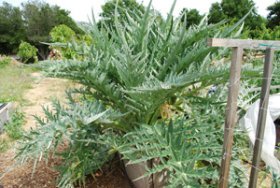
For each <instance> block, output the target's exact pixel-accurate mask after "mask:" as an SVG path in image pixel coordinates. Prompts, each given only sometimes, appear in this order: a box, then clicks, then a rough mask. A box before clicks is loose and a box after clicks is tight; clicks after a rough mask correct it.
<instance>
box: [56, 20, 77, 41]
mask: <svg viewBox="0 0 280 188" xmlns="http://www.w3.org/2000/svg"><path fill="white" fill-rule="evenodd" d="M75 35H76V34H75V32H74V31H73V30H72V29H71V28H70V27H68V26H67V25H64V24H62V25H58V26H55V27H54V28H53V29H52V30H51V32H50V36H51V40H52V42H69V41H70V40H72V39H74V37H75Z"/></svg>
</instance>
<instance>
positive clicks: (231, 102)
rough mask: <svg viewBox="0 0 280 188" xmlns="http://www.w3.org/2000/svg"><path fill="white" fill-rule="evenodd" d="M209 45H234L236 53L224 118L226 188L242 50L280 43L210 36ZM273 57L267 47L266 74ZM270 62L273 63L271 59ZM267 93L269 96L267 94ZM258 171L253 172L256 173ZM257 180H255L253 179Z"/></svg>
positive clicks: (223, 181)
mask: <svg viewBox="0 0 280 188" xmlns="http://www.w3.org/2000/svg"><path fill="white" fill-rule="evenodd" d="M207 43H208V46H212V47H227V48H228V47H231V48H233V56H232V62H231V69H230V85H229V94H228V101H227V108H226V120H225V130H224V145H223V156H222V164H221V174H220V182H219V187H220V188H227V187H228V177H229V169H230V160H231V151H232V144H233V129H234V125H235V122H236V113H237V97H238V92H239V84H240V71H241V60H242V53H243V49H256V50H260V49H267V47H269V46H280V41H272V40H251V39H222V38H211V39H208V41H207ZM272 57H273V50H272V49H271V48H269V49H267V52H266V60H265V62H266V63H265V70H264V72H266V73H265V75H264V78H265V77H266V78H268V77H269V78H271V69H272V63H271V61H272ZM269 62H270V63H269ZM270 81H271V80H270V79H265V80H264V82H265V83H263V88H262V90H263V92H262V95H263V98H262V99H261V101H266V100H268V97H269V86H270ZM266 97H267V98H266ZM265 105H266V103H263V102H261V108H260V109H262V111H264V112H262V113H260V114H262V115H259V117H261V116H263V117H262V118H259V120H258V122H260V123H259V124H261V122H265V120H264V119H263V118H265V117H266V116H264V115H265V114H263V113H266V110H264V109H266V108H264V107H265ZM260 111H261V110H260ZM258 127H262V128H258V130H257V132H258V133H257V135H258V136H257V137H258V138H261V139H256V143H255V148H254V150H255V152H256V154H257V155H256V156H255V155H254V158H256V159H253V160H254V161H255V163H256V164H254V166H255V167H257V166H258V163H259V160H260V153H261V149H259V147H261V146H262V142H261V140H262V138H263V136H261V135H263V134H262V133H261V131H262V130H261V129H264V127H263V126H258ZM256 170H257V169H254V168H252V172H251V178H252V180H250V182H252V187H254V186H255V185H253V184H256V182H255V181H256V178H257V171H256ZM252 173H253V174H255V175H253V174H252ZM253 182H255V183H253Z"/></svg>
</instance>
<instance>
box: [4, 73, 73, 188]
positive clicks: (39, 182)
mask: <svg viewBox="0 0 280 188" xmlns="http://www.w3.org/2000/svg"><path fill="white" fill-rule="evenodd" d="M32 77H33V78H34V85H33V87H32V88H31V89H30V90H28V91H27V92H26V93H25V94H24V97H23V98H24V100H25V104H24V105H23V106H22V108H21V109H22V112H23V113H24V114H25V119H26V123H25V125H24V126H23V128H24V130H26V131H28V130H29V129H30V128H35V127H36V122H35V120H34V117H33V115H38V116H43V115H44V114H43V110H42V106H50V105H51V100H52V99H54V98H57V99H59V100H62V101H63V100H65V90H66V89H68V88H69V86H70V85H71V83H70V82H69V81H67V80H63V79H57V78H46V77H44V76H42V74H40V73H37V72H36V73H32ZM14 155H15V147H12V148H11V149H9V150H8V151H7V152H5V153H1V154H0V173H3V172H4V171H7V169H11V171H10V172H8V173H7V174H6V175H5V176H4V177H3V178H2V179H0V182H1V183H0V184H1V185H2V186H4V188H10V187H11V188H15V187H30V188H31V187H34V188H35V187H50V188H51V187H55V180H56V177H57V175H58V173H57V172H56V171H54V170H53V169H52V168H50V167H51V166H53V165H54V164H55V163H56V162H55V161H51V162H50V163H49V164H48V165H46V164H44V163H40V164H39V167H38V170H37V171H36V172H35V174H34V176H33V178H32V176H31V174H32V164H31V163H30V164H26V165H24V166H21V167H17V168H16V169H13V168H14V167H13V162H14V161H13V157H14Z"/></svg>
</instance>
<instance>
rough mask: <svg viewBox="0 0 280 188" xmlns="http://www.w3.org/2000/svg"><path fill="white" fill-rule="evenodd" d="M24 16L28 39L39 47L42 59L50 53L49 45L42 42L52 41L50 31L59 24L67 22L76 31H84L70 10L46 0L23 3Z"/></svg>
mask: <svg viewBox="0 0 280 188" xmlns="http://www.w3.org/2000/svg"><path fill="white" fill-rule="evenodd" d="M22 7H23V10H22V12H23V17H24V21H25V24H26V33H27V39H28V41H29V42H31V43H32V44H33V45H35V46H36V47H37V48H38V53H39V55H40V57H41V58H42V59H45V58H46V57H47V55H48V52H49V49H48V46H46V45H44V44H41V43H40V42H50V36H49V33H50V31H51V29H52V28H54V27H55V26H57V25H60V24H65V25H67V26H68V27H69V28H71V29H72V30H73V31H75V32H76V33H82V30H81V29H80V28H79V27H78V26H77V24H76V23H75V22H74V21H73V19H72V18H71V17H69V13H70V12H68V11H66V10H64V9H61V8H60V7H58V6H51V5H49V4H47V3H44V2H39V1H29V2H27V3H24V4H22Z"/></svg>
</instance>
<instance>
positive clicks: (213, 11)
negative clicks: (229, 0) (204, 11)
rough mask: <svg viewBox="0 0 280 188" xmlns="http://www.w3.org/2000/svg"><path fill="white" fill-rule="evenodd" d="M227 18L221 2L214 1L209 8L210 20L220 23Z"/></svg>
mask: <svg viewBox="0 0 280 188" xmlns="http://www.w3.org/2000/svg"><path fill="white" fill-rule="evenodd" d="M225 18H226V15H225V14H224V12H223V10H222V7H221V4H220V3H213V4H212V5H211V7H210V10H209V22H210V23H218V22H220V21H222V20H224V19H225Z"/></svg>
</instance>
